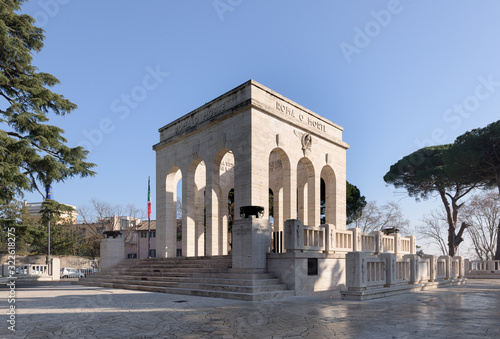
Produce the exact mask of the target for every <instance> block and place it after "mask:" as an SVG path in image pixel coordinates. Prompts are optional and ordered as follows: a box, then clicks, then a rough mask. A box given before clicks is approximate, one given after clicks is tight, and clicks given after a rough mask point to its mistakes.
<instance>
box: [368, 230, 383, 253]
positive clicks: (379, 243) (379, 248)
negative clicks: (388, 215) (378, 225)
mask: <svg viewBox="0 0 500 339" xmlns="http://www.w3.org/2000/svg"><path fill="white" fill-rule="evenodd" d="M370 234H373V235H374V236H375V252H374V253H375V254H377V253H382V252H384V238H383V235H384V233H382V232H379V231H373V232H371V233H370Z"/></svg>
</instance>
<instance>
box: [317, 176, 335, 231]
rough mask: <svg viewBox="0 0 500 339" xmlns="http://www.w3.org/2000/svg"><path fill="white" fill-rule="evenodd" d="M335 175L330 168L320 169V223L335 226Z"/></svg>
mask: <svg viewBox="0 0 500 339" xmlns="http://www.w3.org/2000/svg"><path fill="white" fill-rule="evenodd" d="M336 184H337V182H336V179H335V173H334V172H333V169H332V168H331V167H330V166H325V167H323V168H322V169H321V198H320V200H321V218H322V220H321V223H322V224H336V209H337V200H336V199H337V198H336V197H337V195H336V191H337V187H336Z"/></svg>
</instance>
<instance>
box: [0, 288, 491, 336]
mask: <svg viewBox="0 0 500 339" xmlns="http://www.w3.org/2000/svg"><path fill="white" fill-rule="evenodd" d="M9 291H10V290H9V289H8V288H7V287H6V286H5V285H2V286H1V287H0V306H1V309H2V314H3V315H2V316H1V318H2V321H1V322H0V338H188V339H189V338H288V339H295V338H499V337H500V280H491V279H490V280H472V279H471V280H469V281H468V283H467V284H466V285H463V286H455V287H446V288H440V289H436V290H428V291H422V292H418V293H412V294H406V295H398V296H393V297H389V298H384V299H375V300H369V301H346V300H341V299H340V293H338V297H333V298H316V297H291V298H287V299H284V300H277V301H263V302H248V301H247V302H242V301H237V300H227V299H215V298H206V297H195V296H186V295H172V294H164V293H154V292H141V291H130V290H118V289H110V288H102V287H89V286H80V285H70V283H69V282H68V281H61V282H34V283H20V282H19V284H18V285H17V286H16V290H15V292H16V303H15V305H16V315H15V316H16V319H15V320H16V327H15V328H16V332H15V333H12V332H11V331H9V330H8V328H7V327H8V326H9V324H8V323H7V320H8V317H9V315H8V314H7V312H8V308H9V305H10V304H9V303H8V295H9Z"/></svg>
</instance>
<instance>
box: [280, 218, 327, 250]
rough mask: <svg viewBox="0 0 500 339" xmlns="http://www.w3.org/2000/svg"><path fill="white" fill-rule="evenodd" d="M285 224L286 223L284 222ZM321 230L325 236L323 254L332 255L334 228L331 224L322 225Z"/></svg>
mask: <svg viewBox="0 0 500 339" xmlns="http://www.w3.org/2000/svg"><path fill="white" fill-rule="evenodd" d="M285 223H286V222H285ZM320 228H323V230H324V234H325V251H324V252H325V253H333V252H334V251H335V230H336V227H335V225H333V224H323V225H321V226H320Z"/></svg>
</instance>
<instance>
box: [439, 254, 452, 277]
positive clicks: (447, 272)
mask: <svg viewBox="0 0 500 339" xmlns="http://www.w3.org/2000/svg"><path fill="white" fill-rule="evenodd" d="M438 259H444V260H445V265H444V280H449V279H450V273H451V272H450V271H451V267H450V266H451V260H450V259H451V257H450V256H449V255H442V256H440V257H439V258H438Z"/></svg>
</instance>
